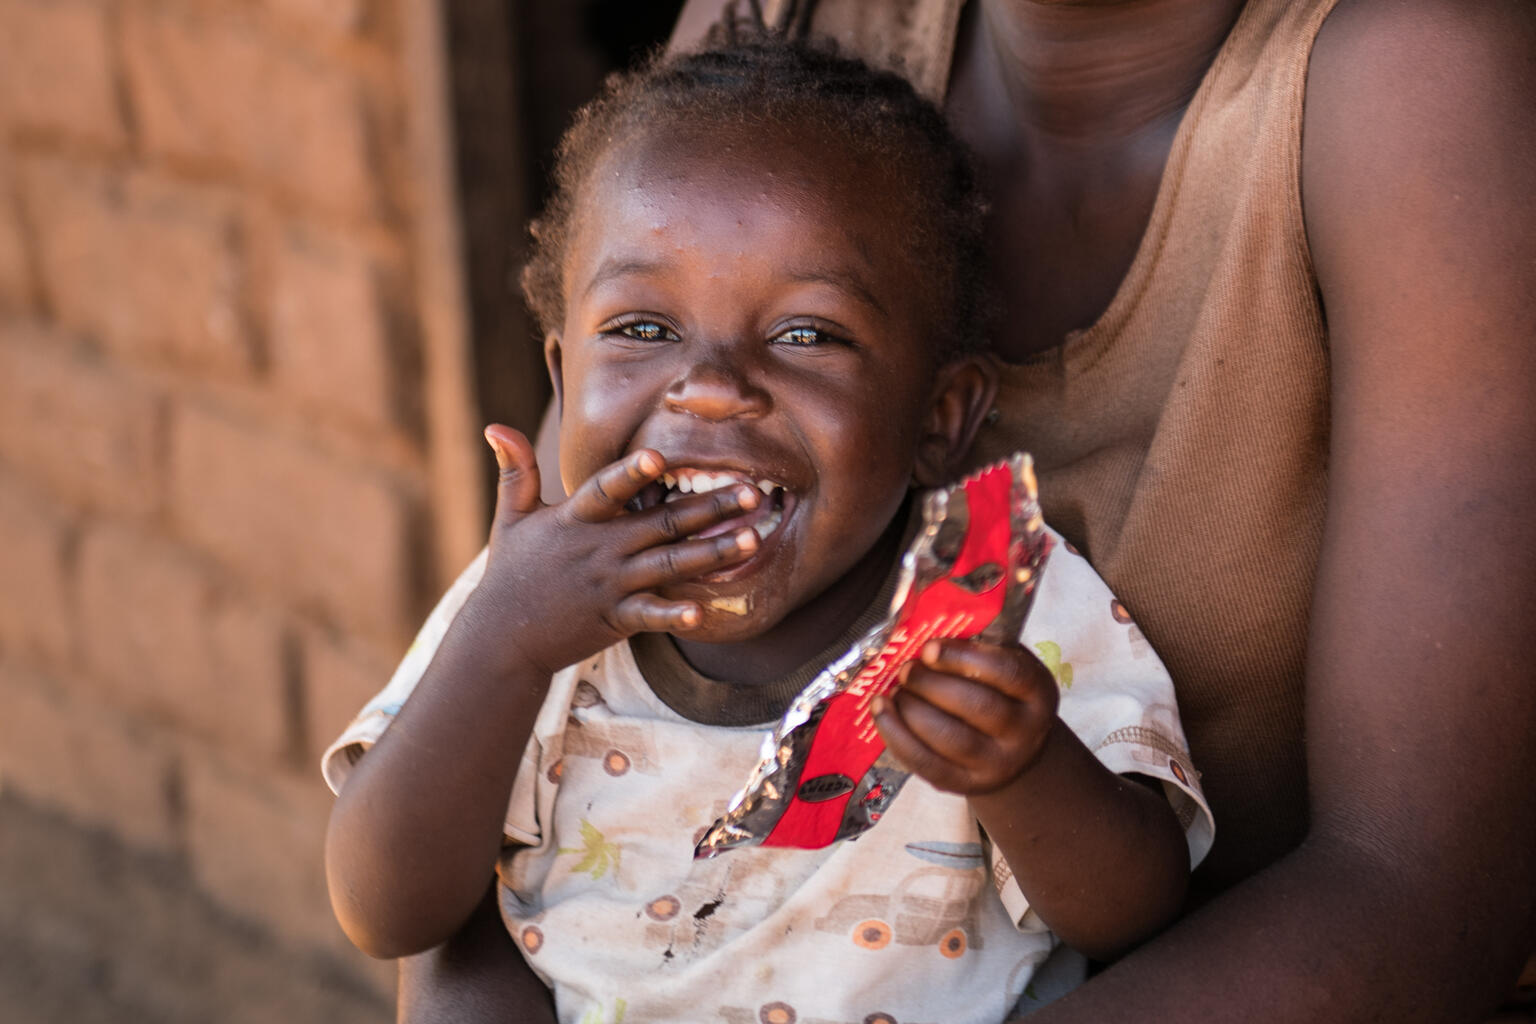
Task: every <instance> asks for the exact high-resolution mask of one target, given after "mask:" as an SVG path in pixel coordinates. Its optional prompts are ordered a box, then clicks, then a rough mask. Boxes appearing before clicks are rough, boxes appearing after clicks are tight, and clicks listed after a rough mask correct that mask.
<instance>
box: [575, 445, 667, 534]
mask: <svg viewBox="0 0 1536 1024" xmlns="http://www.w3.org/2000/svg"><path fill="white" fill-rule="evenodd" d="M666 466H667V463H666V460H665V459H663V458H662V457H661V453H660V452H656V451H653V450H651V449H650V448H642V449H640V450H639V451H637V452H631V453H630V454H628V455H626V456H624V458H622V459H620V460H619V461H618V462H614V463H610V464H609V465H607V466H604V467H603V468H602V469H600V470H598V471H597V472H596V473H594V474H593V475H592V478H591V479H590V480H587V481H586V482H585V483H583V484H582V485H581V486H580V487H578V488H576V493H575V494H573V495H571V496H570V498H568V499H566V502H565V508H566V510H567V511H568V512H569V513H570V514H571V515H572V516H574V517H575V518H576V519H577V520H579V521H581V522H583V523H602V522H607V521H608V520H610V519H613V518H615V517H617V516H618V515H619V514H621V513H622V512H623V511H624V506H625V505H627V504H629V502H630V501H631V500H633V499H634V497H635V496H636V495H637V494H639V493H640V492H641V491H642V490H644V489H645V487H646V485H648V484H650V483H652V482H654V481H655V480H656V478H657V477H659V476H661V471H662V470H663V469H665V468H666Z"/></svg>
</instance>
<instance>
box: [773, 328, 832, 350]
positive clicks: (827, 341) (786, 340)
mask: <svg viewBox="0 0 1536 1024" xmlns="http://www.w3.org/2000/svg"><path fill="white" fill-rule="evenodd" d="M773 340H774V341H775V342H779V343H781V344H785V345H793V346H796V347H799V348H810V347H812V346H814V345H836V344H840V343H842V342H843V339H842V338H839V337H838V336H837V335H835V334H833V333H832V332H830V331H824V330H822V329H821V328H820V327H791V328H790V329H789V330H787V331H783V332H782V333H780V334H778V335H776V336H775V337H774V338H773Z"/></svg>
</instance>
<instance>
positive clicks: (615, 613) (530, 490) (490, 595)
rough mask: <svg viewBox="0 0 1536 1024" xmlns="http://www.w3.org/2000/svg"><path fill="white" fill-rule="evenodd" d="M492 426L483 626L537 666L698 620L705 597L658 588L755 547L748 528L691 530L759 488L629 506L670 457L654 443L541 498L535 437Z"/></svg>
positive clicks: (727, 512)
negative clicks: (554, 501)
mask: <svg viewBox="0 0 1536 1024" xmlns="http://www.w3.org/2000/svg"><path fill="white" fill-rule="evenodd" d="M485 436H486V440H487V441H488V442H489V443H490V445H491V447H492V449H494V450H495V452H496V461H497V464H498V465H499V466H500V468H501V469H500V475H499V477H498V481H497V488H496V515H495V518H494V519H493V521H492V523H491V539H490V554H489V560H488V561H487V563H486V568H485V576H484V578H483V579H482V580H481V583H480V586H479V587H478V588H477V589H476V592H475V595H474V596H473V598H472V601H474V603H475V605H476V610H477V613H481V614H485V615H486V617H487V620H488V621H486V628H488V629H490V630H494V631H496V633H497V634H498V635H499V636H500V637H501V638H503V639H504V640H505V641H506V643H507V644H508V646H509V650H510V651H511V652H513V653H514V654H515V655H516V656H518V657H521V658H522V659H525V661H527V662H530V663H531V664H532V665H534V666H535V667H537V668H538V669H540V670H541V671H544V672H548V673H553V672H555V671H557V670H558V669H560V668H563V667H564V666H566V665H569V664H572V663H574V662H576V661H579V660H581V659H582V658H584V657H587V656H588V655H590V654H593V653H595V652H597V651H600V650H602V649H603V648H604V647H607V646H608V645H610V644H612V643H614V642H616V641H618V640H620V639H623V638H624V637H627V636H632V635H634V634H635V633H639V632H645V631H655V632H678V631H683V630H688V629H692V628H693V627H695V626H697V625H698V624H699V620H700V615H701V610H700V608H699V606H698V604H697V603H696V602H693V601H673V600H667V599H666V598H663V597H662V596H660V595H659V594H657V593H656V592H655V591H656V590H658V589H659V588H661V587H664V586H666V585H668V584H671V583H679V582H682V581H684V580H688V579H693V578H695V577H698V576H701V575H705V574H707V573H711V572H716V571H719V570H721V569H724V568H726V567H728V566H730V565H734V564H735V563H737V562H740V561H742V560H743V559H746V558H748V557H750V556H751V555H752V553H753V552H755V551H756V550H757V547H758V538H757V534H755V533H754V532H752V531H751V530H750V529H742V530H734V531H731V532H728V533H724V534H721V535H719V536H715V537H709V538H702V539H701V538H698V537H697V536H695V535H696V534H698V533H699V532H700V531H701V530H704V529H707V528H708V527H710V526H714V525H716V524H719V523H721V522H724V521H725V520H727V519H731V518H733V517H735V516H739V515H741V514H743V513H744V512H746V511H748V510H750V509H753V508H756V507H757V504H758V502H759V501H760V500H762V496H761V494H760V493H759V492H758V491H757V489H756V488H754V487H748V486H745V485H742V486H737V487H722V488H720V489H718V490H714V491H710V492H708V493H705V494H699V495H694V496H692V497H688V498H683V499H681V500H678V501H674V502H671V503H668V504H665V505H657V506H655V507H653V508H648V509H645V510H644V511H634V510H633V509H630V508H627V507H626V506H628V505H629V503H630V501H631V500H632V499H634V498H635V497H636V496H637V495H639V494H640V492H641V491H642V490H644V489H645V487H646V486H647V485H649V484H651V483H653V482H655V481H656V480H657V479H658V478H659V477H660V476H661V474H662V471H663V470H664V469H665V468H666V464H665V461H664V460H663V458H662V456H661V455H660V453H658V452H656V451H653V450H651V449H649V448H646V449H642V450H640V451H637V452H633V453H631V454H629V455H627V456H625V457H624V458H623V459H621V460H619V461H618V462H615V463H612V464H611V465H608V466H606V467H604V468H603V469H601V470H599V471H598V472H597V473H596V474H594V475H593V477H592V478H591V479H589V480H587V481H586V482H585V483H583V484H582V485H581V486H580V487H579V488H577V489H576V492H575V493H574V494H572V495H571V496H570V497H569V498H567V499H566V500H565V501H563V502H561V503H560V504H558V505H544V504H543V503H542V502H541V501H540V500H539V470H538V466H537V464H536V463H535V461H534V453H533V446H532V445H531V444H529V442H528V439H527V438H526V437H524V436H523V435H522V434H521V433H519V432H517V431H516V430H513V429H511V428H510V427H504V426H500V425H493V426H490V427H487V428H486V431H485ZM487 605H489V608H488V609H487Z"/></svg>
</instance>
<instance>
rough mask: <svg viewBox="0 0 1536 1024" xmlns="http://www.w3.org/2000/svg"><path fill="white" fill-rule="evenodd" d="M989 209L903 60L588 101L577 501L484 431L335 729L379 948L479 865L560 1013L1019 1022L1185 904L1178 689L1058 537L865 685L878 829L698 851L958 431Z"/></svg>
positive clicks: (445, 903)
mask: <svg viewBox="0 0 1536 1024" xmlns="http://www.w3.org/2000/svg"><path fill="white" fill-rule="evenodd" d="M981 210H982V207H981V203H980V200H979V198H978V196H977V193H976V189H975V185H974V183H973V180H972V176H971V173H970V170H969V168H968V165H967V163H966V160H965V158H964V156H963V154H961V152H960V150H959V148H958V146H957V145H956V144H955V143H954V141H953V140H952V139H951V138H950V136H949V135H948V133H947V131H946V129H945V127H944V125H943V122H942V119H941V118H940V116H939V114H938V113H937V112H936V111H935V110H933V109H932V108H931V107H929V106H928V105H926V104H925V103H923V102H922V101H921V100H919V99H918V98H917V97H916V96H915V95H914V94H913V92H912V90H911V89H910V87H909V86H908V85H907V84H906V83H905V81H903V80H902V79H901V78H899V77H898V76H895V75H893V74H886V73H876V72H873V71H870V70H869V69H867V68H865V67H864V66H863V65H861V64H859V63H857V62H855V61H851V60H847V59H843V58H840V57H837V56H836V55H833V54H830V53H827V52H824V51H821V50H817V49H812V48H806V47H803V46H793V45H790V44H787V43H784V42H781V41H778V40H775V39H760V40H755V41H746V42H742V43H738V44H735V45H733V46H731V47H729V48H726V49H721V50H716V51H710V52H705V53H701V54H695V55H690V56H683V57H677V58H671V59H669V60H666V61H664V62H658V63H655V64H652V65H651V66H649V67H647V68H646V69H644V70H642V71H640V72H638V73H636V74H635V75H633V76H630V77H628V78H625V79H621V80H618V81H616V82H615V83H613V84H611V85H610V87H609V90H608V92H607V94H606V95H605V96H604V97H602V98H601V99H599V100H598V101H596V102H595V103H594V104H593V105H592V106H590V107H589V108H588V109H587V110H585V111H584V112H583V113H582V114H581V115H580V118H579V119H578V122H577V124H576V125H575V127H574V128H573V129H572V131H571V132H570V133H569V135H568V136H567V139H566V141H565V143H564V144H563V146H562V150H561V154H560V164H559V168H558V169H557V190H556V196H555V198H554V200H553V201H552V204H551V206H550V208H549V210H548V211H546V214H545V216H544V218H543V219H542V220H541V222H540V223H539V224H538V225H537V229H536V238H537V251H536V253H535V256H534V258H533V261H532V263H531V265H530V267H529V270H528V272H527V273H526V274H525V289H526V291H527V293H528V296H529V300H530V305H531V306H532V307H533V308H534V310H535V312H536V313H537V314H538V316H539V318H540V320H541V321H542V323H543V325H544V327H545V330H546V332H547V333H546V342H545V353H546V357H547V361H548V365H549V371H550V375H551V379H552V381H553V383H554V388H555V394H556V398H557V400H558V403H559V413H560V415H559V440H560V473H561V477H562V480H563V483H564V485H565V488H566V490H567V492H568V493H569V494H570V497H569V498H568V499H567V500H566V501H565V502H563V503H561V504H559V505H555V506H543V505H542V504H541V503H540V502H539V500H538V493H539V474H538V470H537V468H536V466H535V463H534V458H533V452H532V448H531V446H530V445H529V443H528V441H527V440H526V439H525V438H524V437H522V436H521V435H520V434H518V433H516V432H515V431H512V430H510V429H508V428H505V427H491V428H489V429H488V430H487V432H486V436H487V439H488V441H489V442H490V444H491V446H492V447H493V449H494V450H495V453H496V457H497V461H498V463H499V465H500V467H501V477H500V487H499V493H498V506H497V512H496V516H495V519H494V522H493V525H492V528H491V537H490V543H489V545H488V548H487V551H486V553H484V554H483V555H482V556H481V558H480V559H478V560H477V561H476V563H475V564H474V565H472V566H471V567H470V569H469V570H467V571H466V573H465V575H464V576H463V577H461V579H460V581H459V582H458V583H457V584H456V585H455V587H454V589H453V590H452V591H450V593H449V594H448V595H447V596H446V597H445V598H444V600H443V602H442V604H441V605H440V606H439V608H438V609H437V611H436V612H434V613H433V617H432V619H430V620H429V622H428V623H427V625H426V627H424V628H423V631H422V634H421V635H420V636H419V637H418V639H417V642H416V644H415V645H413V647H412V650H411V652H410V653H409V654H408V655H407V657H406V659H405V661H404V662H403V663H402V665H401V668H400V670H399V671H398V672H397V673H396V676H395V678H394V679H393V680H392V681H391V683H390V685H389V687H387V688H386V690H385V691H384V692H383V693H381V694H380V695H379V697H378V698H376V699H375V700H374V701H373V702H370V704H369V706H368V707H367V708H365V709H364V712H363V714H362V715H361V716H360V717H359V719H358V720H357V721H356V722H355V723H354V724H353V726H352V727H351V728H349V729H348V731H347V732H346V733H345V734H344V735H343V736H342V737H341V738H340V739H339V740H338V741H337V743H336V744H335V745H334V746H333V747H332V749H331V750H330V751H329V752H328V753H327V757H326V774H327V778H328V780H330V781H331V783H332V785H333V786H334V787H336V788H337V790H338V792H339V798H338V800H337V804H336V808H335V811H334V813H333V816H332V822H331V830H330V835H329V839H328V843H327V853H326V858H327V870H328V874H329V878H330V885H331V893H332V901H333V903H334V905H335V908H336V912H337V915H338V917H339V919H340V920H341V922H342V925H343V927H344V928H345V930H346V931H347V934H348V935H349V936H350V937H351V938H352V940H353V941H354V942H355V943H357V945H358V946H359V947H361V948H362V949H364V950H365V951H367V952H369V953H371V954H373V955H376V956H401V955H405V954H410V953H415V952H419V951H422V950H425V949H428V948H430V947H432V946H434V945H437V944H439V943H441V942H443V941H444V940H445V939H447V938H448V937H449V936H450V935H452V934H453V933H454V932H455V931H456V930H457V929H458V928H459V927H460V926H461V925H462V924H463V923H464V922H465V920H466V919H467V918H468V917H469V916H470V914H471V912H472V911H473V910H474V908H475V907H476V905H477V904H478V903H479V901H480V898H481V896H482V894H483V893H484V891H485V889H486V885H487V883H488V881H489V880H490V878H491V877H492V874H493V872H494V873H496V874H497V875H498V876H499V878H500V880H501V889H500V902H501V908H502V913H503V917H504V919H505V921H506V923H507V925H508V927H509V928H510V929H511V931H512V934H513V935H514V937H515V938H516V940H517V942H518V944H519V946H520V948H521V949H522V951H523V953H524V955H525V957H526V958H527V960H528V962H529V964H530V965H532V967H533V968H534V969H535V970H536V971H537V972H538V973H539V974H540V976H541V977H542V978H544V979H545V980H546V982H547V983H548V984H549V985H550V986H551V988H552V990H553V992H554V995H555V1000H556V1005H557V1008H558V1013H559V1016H560V1019H561V1020H565V1021H577V1020H582V1021H585V1020H605V1021H606V1020H615V1021H617V1020H619V1019H622V1020H624V1021H626V1022H628V1024H633V1022H635V1021H651V1020H658V1021H660V1020H667V1021H676V1020H726V1021H734V1020H741V1021H749V1020H750V1021H757V1020H763V1021H769V1020H781V1021H791V1020H802V1021H806V1020H822V1021H853V1022H857V1021H866V1020H891V1021H894V1020H901V1021H910V1020H939V1019H942V1020H945V1021H998V1020H1001V1019H1003V1017H1004V1016H1005V1015H1006V1014H1007V1013H1008V1011H1009V1010H1010V1009H1011V1008H1012V1007H1013V1006H1014V1004H1015V1002H1016V1001H1017V1000H1018V999H1019V997H1020V995H1021V993H1023V992H1024V990H1025V988H1026V985H1027V983H1028V982H1029V980H1030V977H1031V973H1032V971H1033V970H1034V968H1035V967H1036V965H1038V964H1039V963H1041V962H1042V961H1043V960H1044V959H1045V957H1046V956H1047V954H1048V953H1049V952H1050V951H1051V949H1052V948H1053V947H1054V946H1055V944H1056V943H1057V942H1058V941H1061V942H1065V943H1066V944H1068V945H1070V946H1072V947H1073V948H1075V949H1077V950H1078V951H1080V952H1082V953H1084V954H1087V955H1089V956H1093V957H1098V958H1109V957H1113V956H1115V955H1117V954H1118V953H1120V952H1123V951H1124V950H1126V949H1127V948H1129V947H1130V946H1132V945H1134V944H1135V943H1137V942H1139V941H1141V940H1142V939H1144V938H1146V937H1147V936H1148V935H1150V934H1152V933H1153V932H1155V931H1156V930H1157V929H1159V928H1160V927H1162V926H1163V925H1165V924H1167V923H1168V922H1169V921H1170V920H1172V918H1173V917H1174V916H1175V915H1176V914H1177V912H1178V910H1179V908H1180V905H1181V901H1182V898H1183V892H1184V887H1185V880H1186V877H1187V873H1188V870H1189V867H1190V863H1191V860H1192V859H1196V860H1197V859H1198V857H1199V856H1200V855H1202V854H1203V853H1204V850H1205V849H1206V848H1208V846H1209V843H1210V837H1211V828H1210V823H1209V819H1208V815H1207V812H1206V811H1205V810H1204V804H1203V799H1202V798H1201V797H1200V795H1199V790H1198V787H1197V785H1196V784H1195V782H1194V780H1195V778H1196V775H1195V773H1194V771H1193V768H1192V767H1190V766H1189V763H1188V756H1187V753H1186V752H1185V745H1184V739H1183V733H1182V731H1181V728H1180V726H1179V723H1178V718H1177V713H1176V711H1175V710H1174V706H1173V696H1172V686H1171V684H1170V683H1169V681H1168V678H1167V675H1166V673H1165V672H1164V671H1163V669H1162V666H1161V665H1160V664H1159V663H1158V661H1157V659H1156V657H1155V656H1154V655H1153V654H1152V653H1151V652H1150V650H1148V648H1147V646H1146V643H1145V641H1144V640H1142V639H1141V638H1140V634H1139V633H1137V632H1136V631H1135V627H1134V625H1132V624H1130V622H1129V617H1128V616H1127V615H1126V614H1125V613H1124V609H1123V608H1121V607H1119V606H1118V604H1117V603H1116V602H1114V601H1113V599H1112V596H1111V595H1110V594H1109V592H1108V591H1107V590H1106V589H1105V588H1104V586H1103V584H1102V583H1101V582H1100V581H1099V580H1098V578H1097V577H1096V576H1095V575H1094V574H1093V572H1092V570H1091V569H1089V568H1088V566H1087V565H1086V563H1084V562H1083V561H1082V559H1081V558H1079V557H1078V556H1076V555H1075V554H1074V553H1072V552H1071V551H1069V550H1067V549H1066V548H1065V546H1060V547H1059V548H1058V551H1057V552H1056V553H1055V554H1054V555H1053V556H1052V561H1051V564H1050V566H1049V568H1048V571H1047V572H1046V575H1045V577H1044V581H1043V582H1042V584H1041V589H1040V591H1039V593H1038V595H1037V600H1036V607H1035V611H1034V614H1033V616H1032V619H1031V621H1030V623H1029V624H1028V625H1027V627H1026V629H1025V633H1024V636H1023V638H1022V640H1023V643H1022V644H1019V645H1008V646H995V645H989V644H984V643H980V642H966V641H942V642H932V643H930V644H929V645H927V646H926V647H925V648H924V649H923V651H922V655H921V658H920V659H919V660H918V661H917V662H914V663H912V664H910V665H909V666H908V668H907V669H906V674H905V679H904V683H903V685H902V687H901V688H900V689H899V690H898V691H896V693H895V695H894V696H893V697H892V698H891V699H890V700H889V701H887V702H886V703H885V705H884V706H883V707H882V708H881V709H880V710H879V712H878V713H877V716H876V721H877V723H878V725H879V726H880V729H881V732H882V734H883V736H884V738H885V740H886V742H887V744H888V746H889V748H890V750H891V752H892V753H893V754H894V755H895V756H896V757H897V758H898V759H900V760H901V761H902V762H903V763H904V764H905V765H906V766H908V767H909V768H911V769H912V770H913V771H914V772H915V773H916V777H915V778H913V780H912V781H911V782H910V783H909V784H908V785H907V787H906V788H905V789H903V790H902V792H901V794H900V795H899V797H898V798H897V799H896V801H895V802H894V803H893V805H892V807H891V808H890V810H889V811H888V812H887V814H886V815H885V817H884V818H883V819H882V821H881V822H880V824H879V826H878V827H876V828H875V829H873V830H871V831H870V832H869V833H866V834H865V835H863V836H861V837H860V838H859V839H858V840H857V841H845V842H842V843H838V844H835V845H834V846H832V847H828V848H826V849H818V850H786V849H765V848H748V849H742V850H737V851H733V852H731V853H729V854H727V855H725V856H723V857H720V858H718V859H715V860H707V861H697V862H696V861H695V860H694V859H693V844H694V841H695V839H696V838H697V836H698V834H699V833H700V831H701V830H702V829H703V828H704V827H706V826H707V825H709V824H710V823H711V822H712V821H713V820H714V818H715V817H716V816H717V815H718V814H719V813H720V812H721V811H722V810H723V809H724V806H725V801H726V799H727V798H728V797H729V795H730V793H731V791H732V789H733V788H735V787H736V786H737V785H738V784H739V782H740V781H741V780H742V779H743V778H745V776H746V774H747V772H748V770H749V769H750V768H751V767H752V765H753V764H754V763H755V762H756V759H757V756H758V744H759V740H760V736H761V730H762V727H763V725H764V724H765V723H767V722H770V721H772V720H773V719H775V718H777V716H778V715H779V714H780V713H781V712H782V711H783V709H784V708H785V706H786V705H787V704H788V702H789V700H790V699H791V698H793V696H794V695H795V694H796V693H797V692H798V691H799V690H800V689H801V687H802V686H803V685H804V684H805V683H806V682H807V681H808V680H809V679H810V678H811V677H812V676H813V675H814V674H815V672H816V671H817V670H818V669H820V668H821V667H822V666H823V665H824V664H826V663H827V662H828V661H830V660H832V659H833V658H834V657H836V656H838V655H840V654H841V653H842V652H843V651H844V650H846V649H847V647H848V645H849V644H850V642H851V641H852V640H853V639H854V638H855V637H857V636H858V635H860V634H861V633H863V632H864V631H865V630H866V629H867V628H868V626H869V625H870V624H871V623H872V622H873V621H874V620H876V619H878V618H879V617H880V616H881V615H882V614H883V612H884V611H885V608H886V607H887V606H888V604H889V597H890V590H891V587H892V586H893V584H894V572H893V568H894V566H895V564H896V562H897V559H898V557H899V553H900V550H901V546H902V543H903V540H904V531H906V529H907V527H908V522H909V516H908V511H909V509H910V506H911V497H912V495H913V493H914V490H915V489H918V488H926V487H933V486H938V485H941V484H944V483H946V482H949V481H950V480H951V479H953V477H954V476H955V475H956V473H957V471H958V470H959V469H960V467H962V466H963V465H964V462H963V459H964V456H965V453H966V449H967V446H968V445H969V442H970V439H971V437H972V435H973V433H974V431H975V429H976V427H977V425H978V423H979V422H980V420H981V418H982V417H983V416H984V415H985V413H986V411H987V409H988V407H989V405H990V402H991V398H992V394H993V390H994V384H993V379H992V375H991V371H990V369H989V364H988V362H987V359H986V357H984V356H983V355H981V354H980V353H979V349H980V342H981V337H982V331H981V327H980V323H981V314H980V308H981V303H980V301H979V300H978V297H977V295H976V294H975V289H976V287H977V285H976V284H975V282H977V281H979V280H980V274H979V273H977V272H976V266H977V261H978V259H979V254H980V251H981V223H982V220H981ZM1032 651H1033V652H1035V653H1039V654H1041V656H1042V657H1044V658H1045V659H1046V660H1047V661H1048V662H1050V663H1051V667H1050V668H1047V667H1046V665H1044V664H1042V662H1041V661H1040V660H1038V659H1037V658H1036V657H1035V656H1034V653H1031V652H1032ZM370 748H371V749H370ZM365 749H368V750H369V752H368V753H367V755H366V756H365V757H364V756H361V754H362V752H363V751H364V750H365ZM343 782H344V783H345V785H344V786H343V785H342V784H343Z"/></svg>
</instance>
